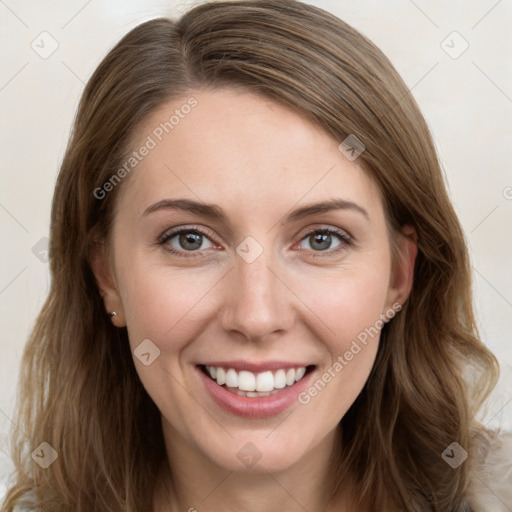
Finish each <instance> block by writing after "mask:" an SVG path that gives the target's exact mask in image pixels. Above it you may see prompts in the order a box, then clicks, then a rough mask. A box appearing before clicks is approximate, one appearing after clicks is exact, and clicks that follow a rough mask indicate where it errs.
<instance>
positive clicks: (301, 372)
mask: <svg viewBox="0 0 512 512" xmlns="http://www.w3.org/2000/svg"><path fill="white" fill-rule="evenodd" d="M305 373H306V368H304V367H302V368H297V370H296V371H295V382H299V380H300V379H302V377H304V374H305Z"/></svg>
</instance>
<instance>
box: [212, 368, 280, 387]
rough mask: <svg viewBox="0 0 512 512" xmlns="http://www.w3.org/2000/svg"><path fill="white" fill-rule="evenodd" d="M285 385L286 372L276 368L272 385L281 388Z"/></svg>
mask: <svg viewBox="0 0 512 512" xmlns="http://www.w3.org/2000/svg"><path fill="white" fill-rule="evenodd" d="M217 382H218V381H217ZM285 386H286V373H285V371H284V370H277V372H276V374H275V375H274V387H275V388H276V389H283V388H284V387H285Z"/></svg>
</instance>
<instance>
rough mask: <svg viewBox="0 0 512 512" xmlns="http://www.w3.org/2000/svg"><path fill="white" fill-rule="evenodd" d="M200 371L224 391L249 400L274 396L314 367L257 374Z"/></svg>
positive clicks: (210, 368) (214, 368)
mask: <svg viewBox="0 0 512 512" xmlns="http://www.w3.org/2000/svg"><path fill="white" fill-rule="evenodd" d="M200 368H201V370H202V371H203V373H204V374H205V375H207V376H208V377H209V378H210V379H211V380H213V381H214V382H216V383H217V384H218V385H219V386H221V387H223V388H225V389H226V390H228V391H230V392H232V393H234V394H236V395H239V396H246V397H250V398H258V397H265V396H271V395H275V394H277V393H280V392H282V391H283V390H284V389H287V388H289V387H291V386H293V385H295V384H296V383H297V382H299V381H301V380H302V379H303V378H304V376H305V375H307V374H309V373H311V372H312V371H313V370H314V368H315V365H308V366H299V367H297V368H282V369H278V370H274V371H271V370H267V371H263V372H259V373H255V372H250V371H246V370H242V371H236V370H235V369H234V368H223V367H221V366H206V365H200Z"/></svg>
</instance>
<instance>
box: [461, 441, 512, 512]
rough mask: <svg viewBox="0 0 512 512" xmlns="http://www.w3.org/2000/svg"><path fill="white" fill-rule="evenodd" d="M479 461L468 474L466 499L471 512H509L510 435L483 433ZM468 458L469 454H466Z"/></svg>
mask: <svg viewBox="0 0 512 512" xmlns="http://www.w3.org/2000/svg"><path fill="white" fill-rule="evenodd" d="M481 440H482V445H481V447H479V448H481V449H482V453H481V454H482V459H483V460H481V461H480V462H479V463H476V464H475V466H474V468H473V471H472V472H471V474H470V481H469V485H468V490H467V492H466V497H467V499H468V502H469V504H470V505H471V509H472V511H473V512H510V511H511V510H512V433H511V432H499V433H498V432H486V433H484V434H483V435H482V437H481ZM470 456H471V454H470Z"/></svg>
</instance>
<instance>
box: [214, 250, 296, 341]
mask: <svg viewBox="0 0 512 512" xmlns="http://www.w3.org/2000/svg"><path fill="white" fill-rule="evenodd" d="M251 243H253V242H252V241H250V240H249V241H248V245H244V243H242V244H240V246H239V247H238V249H237V253H238V254H237V258H236V261H235V269H234V272H233V273H232V275H231V281H230V282H229V285H228V287H229V289H228V290H227V293H226V299H225V303H224V312H223V315H222V318H223V327H224V328H225V329H226V330H228V331H232V330H236V331H239V332H240V333H242V334H243V335H244V336H245V337H246V338H248V339H250V340H253V341H258V340H263V339H264V338H266V337H267V336H268V335H270V334H271V333H273V332H275V331H280V330H286V329H288V328H289V326H290V324H291V321H292V304H291V297H290V293H289V291H287V290H286V287H285V286H284V284H283V283H282V282H281V280H280V279H279V278H278V277H277V276H278V274H279V269H278V263H277V261H276V258H275V257H274V255H273V254H272V251H271V250H265V251H263V250H262V251H261V252H260V251H259V250H258V248H257V247H256V246H255V245H254V244H253V245H252V246H251ZM244 249H245V250H246V251H245V253H244ZM258 252H260V254H259V255H256V256H255V254H257V253H258ZM251 253H252V254H251ZM253 258H254V259H253Z"/></svg>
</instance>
